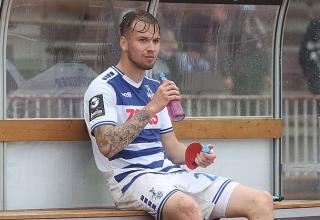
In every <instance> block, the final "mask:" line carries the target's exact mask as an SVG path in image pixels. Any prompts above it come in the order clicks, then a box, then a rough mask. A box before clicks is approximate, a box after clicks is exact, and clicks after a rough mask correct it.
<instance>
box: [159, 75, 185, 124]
mask: <svg viewBox="0 0 320 220" xmlns="http://www.w3.org/2000/svg"><path fill="white" fill-rule="evenodd" d="M159 79H160V81H163V80H167V77H166V76H165V74H164V73H160V75H159ZM167 109H168V113H169V116H170V118H171V121H175V122H177V121H181V120H183V119H184V117H185V114H184V111H183V108H182V105H181V102H180V101H179V100H172V101H170V102H169V103H168V106H167Z"/></svg>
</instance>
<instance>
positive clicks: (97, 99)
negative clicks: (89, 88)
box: [89, 94, 105, 121]
mask: <svg viewBox="0 0 320 220" xmlns="http://www.w3.org/2000/svg"><path fill="white" fill-rule="evenodd" d="M89 112H90V121H92V120H93V119H95V118H98V117H100V116H103V115H105V111H104V105H103V96H102V95H101V94H100V95H96V96H94V97H92V98H91V99H90V100H89Z"/></svg>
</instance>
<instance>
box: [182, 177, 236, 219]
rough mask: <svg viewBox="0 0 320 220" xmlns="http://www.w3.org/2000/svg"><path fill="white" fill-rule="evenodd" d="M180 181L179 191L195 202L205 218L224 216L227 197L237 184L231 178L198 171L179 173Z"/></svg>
mask: <svg viewBox="0 0 320 220" xmlns="http://www.w3.org/2000/svg"><path fill="white" fill-rule="evenodd" d="M180 182H181V191H183V192H185V193H186V194H188V195H190V196H191V197H192V198H193V199H194V200H195V201H196V202H197V204H198V205H199V207H200V209H201V212H202V215H203V217H204V218H205V219H208V218H209V217H212V216H215V217H224V216H225V211H226V208H227V205H228V201H229V198H230V196H231V194H232V192H233V190H234V188H235V187H236V186H237V185H238V183H236V182H234V181H232V180H231V179H228V178H224V177H219V176H214V175H210V174H206V173H199V172H190V173H188V174H183V175H181V180H180Z"/></svg>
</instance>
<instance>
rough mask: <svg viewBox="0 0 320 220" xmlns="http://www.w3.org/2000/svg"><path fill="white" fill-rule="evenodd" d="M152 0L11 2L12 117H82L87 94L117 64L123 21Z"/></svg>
mask: <svg viewBox="0 0 320 220" xmlns="http://www.w3.org/2000/svg"><path fill="white" fill-rule="evenodd" d="M128 8H140V9H146V8H147V1H113V0H28V1H25V0H12V1H11V10H10V18H9V23H8V33H7V42H6V53H7V54H6V78H7V80H6V88H7V89H6V93H7V94H6V96H7V102H6V117H7V118H82V115H83V113H82V112H83V104H82V99H83V94H84V92H85V91H86V88H87V86H88V85H89V83H90V82H91V81H92V79H94V78H95V77H96V76H97V75H98V74H100V73H101V72H102V71H103V70H104V69H105V68H106V67H108V66H109V65H111V64H114V63H115V62H117V60H118V57H119V48H118V35H119V34H118V24H119V20H120V19H121V17H122V16H123V13H124V12H125V11H126V10H128Z"/></svg>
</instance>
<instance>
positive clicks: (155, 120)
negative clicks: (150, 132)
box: [126, 108, 159, 125]
mask: <svg viewBox="0 0 320 220" xmlns="http://www.w3.org/2000/svg"><path fill="white" fill-rule="evenodd" d="M139 111H140V109H133V108H127V109H126V112H127V113H128V117H127V121H128V120H130V119H131V118H132V117H133V116H135V115H136V114H137V113H138V112H139ZM158 122H159V118H158V116H157V115H154V116H153V117H152V118H151V119H150V120H149V122H148V123H149V124H150V125H156V124H158Z"/></svg>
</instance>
